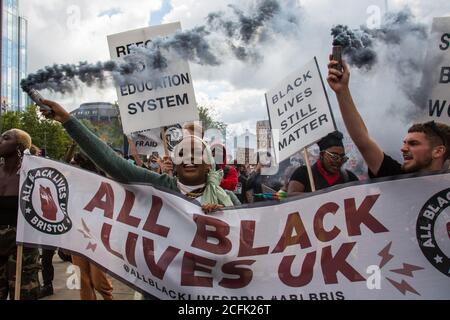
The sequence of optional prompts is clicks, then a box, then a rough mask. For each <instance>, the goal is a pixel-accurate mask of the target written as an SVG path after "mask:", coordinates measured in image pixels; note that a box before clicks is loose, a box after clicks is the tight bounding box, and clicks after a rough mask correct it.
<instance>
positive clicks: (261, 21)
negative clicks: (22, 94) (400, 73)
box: [21, 0, 298, 93]
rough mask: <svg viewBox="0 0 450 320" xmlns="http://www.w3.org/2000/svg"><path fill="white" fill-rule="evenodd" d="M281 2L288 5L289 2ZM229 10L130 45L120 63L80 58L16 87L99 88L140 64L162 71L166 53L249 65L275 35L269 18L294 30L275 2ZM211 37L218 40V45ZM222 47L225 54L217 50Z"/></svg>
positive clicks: (262, 0)
mask: <svg viewBox="0 0 450 320" xmlns="http://www.w3.org/2000/svg"><path fill="white" fill-rule="evenodd" d="M285 2H287V3H292V1H290V0H285ZM229 8H231V10H230V11H231V12H230V13H228V14H227V13H225V12H215V13H210V14H209V15H208V16H207V17H206V23H205V25H203V26H198V27H195V28H193V29H191V30H187V31H180V32H177V33H176V34H174V35H172V36H169V37H165V38H157V39H154V40H153V41H152V42H151V44H150V45H149V46H147V47H146V48H142V47H139V48H138V47H135V48H133V50H132V51H133V52H134V55H129V56H127V57H126V59H125V61H124V62H122V63H117V62H114V61H107V62H97V63H95V64H90V63H87V62H80V63H78V64H76V65H74V64H64V65H53V66H47V67H44V68H43V69H41V70H39V71H37V72H36V73H34V74H30V75H29V76H28V77H27V78H26V79H23V80H22V82H21V86H22V88H23V89H24V90H27V89H29V88H34V89H37V90H42V89H48V90H50V91H53V92H59V93H67V92H72V91H73V90H74V89H76V88H77V87H78V86H79V83H83V84H86V85H88V86H94V85H95V86H99V87H103V86H104V85H105V81H106V80H107V79H108V78H111V76H112V78H113V79H114V81H115V82H116V83H126V82H128V81H129V80H130V79H133V77H136V76H137V77H139V75H137V74H139V72H140V71H142V70H143V64H144V65H145V68H146V69H147V72H146V76H147V75H148V74H153V75H154V74H158V72H162V71H163V70H164V69H166V68H167V67H168V58H167V56H168V55H171V54H175V55H177V56H178V57H181V58H183V59H187V60H189V61H191V62H193V63H197V64H200V65H209V66H217V65H220V64H221V63H222V58H223V57H225V56H227V54H228V53H229V54H231V55H233V56H234V57H235V58H236V59H238V60H240V61H243V62H250V63H255V62H259V61H260V60H261V59H262V55H261V54H260V52H259V49H258V45H259V44H261V43H262V42H264V41H267V40H269V39H270V34H275V33H276V26H275V23H274V20H275V19H277V18H278V19H283V20H286V19H287V21H288V22H289V23H290V24H291V28H290V29H291V30H296V29H297V28H298V25H297V24H298V21H297V20H296V19H295V18H294V17H293V15H292V14H290V13H289V12H285V11H283V8H284V7H282V6H281V5H280V3H279V2H278V1H277V0H255V2H254V4H253V6H252V8H251V10H250V12H249V13H245V12H244V11H243V10H241V9H239V8H237V7H235V6H231V5H230V6H229ZM287 9H288V11H289V8H287ZM286 17H287V18H286ZM215 39H220V46H218V44H217V42H218V41H217V40H216V41H215ZM219 47H220V48H219ZM223 47H225V48H226V50H227V51H228V52H223ZM153 71H155V72H153ZM141 76H143V75H141Z"/></svg>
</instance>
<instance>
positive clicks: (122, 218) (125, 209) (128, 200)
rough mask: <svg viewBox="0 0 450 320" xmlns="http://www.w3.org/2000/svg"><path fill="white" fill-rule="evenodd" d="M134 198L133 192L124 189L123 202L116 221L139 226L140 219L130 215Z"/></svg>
mask: <svg viewBox="0 0 450 320" xmlns="http://www.w3.org/2000/svg"><path fill="white" fill-rule="evenodd" d="M134 199H135V196H134V193H133V192H131V191H128V190H125V201H124V202H123V205H122V209H120V212H119V216H118V217H117V221H119V222H122V223H125V224H127V225H129V226H132V227H135V228H137V227H138V226H139V223H141V219H139V218H136V217H133V216H132V215H130V212H131V209H132V208H133V205H134Z"/></svg>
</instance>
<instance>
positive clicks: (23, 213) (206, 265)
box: [17, 156, 450, 300]
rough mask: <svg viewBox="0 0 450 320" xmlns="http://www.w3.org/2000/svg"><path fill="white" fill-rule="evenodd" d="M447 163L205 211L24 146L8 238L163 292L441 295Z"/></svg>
mask: <svg viewBox="0 0 450 320" xmlns="http://www.w3.org/2000/svg"><path fill="white" fill-rule="evenodd" d="M449 184H450V174H449V173H447V174H439V175H434V176H428V177H415V178H409V179H401V180H391V181H384V182H378V183H372V184H362V185H353V186H346V187H342V188H340V189H336V190H334V191H329V192H324V193H319V194H316V195H310V196H306V197H304V198H302V199H299V198H296V199H290V200H288V201H285V202H281V203H278V202H269V203H263V204H262V205H254V207H242V208H240V209H239V208H235V209H229V210H224V211H222V212H216V213H213V214H210V215H205V214H203V213H202V211H201V209H200V207H199V206H198V205H197V204H195V203H193V202H191V201H188V200H186V199H185V198H183V197H181V196H179V195H176V194H172V193H168V192H165V191H162V190H159V189H156V188H154V187H152V186H148V185H121V184H119V183H117V182H114V181H112V180H109V179H107V178H105V177H102V176H98V175H95V174H92V173H89V172H86V171H83V170H80V169H77V168H74V167H71V166H68V165H65V164H62V163H59V162H55V161H52V160H48V159H44V158H38V157H33V156H25V158H24V161H23V166H22V169H21V176H20V212H19V219H18V228H17V241H18V242H19V243H25V244H39V245H46V246H54V247H61V248H65V249H68V250H71V251H74V252H78V253H80V254H82V255H84V256H85V257H87V258H89V259H91V260H92V261H94V262H96V263H97V264H100V265H102V266H103V267H105V268H107V269H108V270H109V271H110V272H111V273H112V274H113V275H115V276H116V277H118V278H120V279H122V280H123V281H126V282H128V283H129V284H131V285H133V286H135V287H136V288H140V289H141V290H143V291H146V292H148V293H150V294H152V295H154V296H156V297H159V298H161V299H200V300H201V299H305V300H307V299H311V300H313V299H329V300H332V299H333V300H334V299H336V300H339V299H449V298H450V274H449V267H450V262H449V261H450V260H449V253H450V238H449V233H448V232H449V231H448V230H449V229H448V228H449V221H450V216H449V207H450V188H449Z"/></svg>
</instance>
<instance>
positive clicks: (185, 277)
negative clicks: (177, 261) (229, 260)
mask: <svg viewBox="0 0 450 320" xmlns="http://www.w3.org/2000/svg"><path fill="white" fill-rule="evenodd" d="M216 263H217V261H215V260H211V259H208V258H205V257H201V256H198V255H195V254H193V253H190V252H185V253H184V256H183V262H182V267H181V285H182V286H191V287H205V288H212V287H213V279H214V278H212V277H202V276H196V275H195V271H201V272H205V273H212V269H211V268H208V267H206V266H209V267H214V266H215V265H216Z"/></svg>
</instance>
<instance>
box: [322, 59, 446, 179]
mask: <svg viewBox="0 0 450 320" xmlns="http://www.w3.org/2000/svg"><path fill="white" fill-rule="evenodd" d="M338 64H339V62H337V61H331V62H330V63H329V64H328V78H327V80H328V84H329V85H330V87H331V89H333V91H334V92H335V93H336V97H337V100H338V102H339V108H340V110H341V114H342V118H343V119H344V123H345V126H346V127H347V131H348V133H349V134H350V137H351V138H352V140H353V142H354V143H355V145H356V147H357V148H358V150H359V151H360V152H361V155H362V156H363V158H364V160H365V161H366V163H367V166H368V168H369V176H370V177H371V178H378V177H386V176H393V175H398V174H403V173H412V172H431V171H436V170H442V169H444V164H445V161H446V160H447V159H448V158H449V155H450V144H449V143H450V127H449V126H448V125H445V124H443V123H437V122H434V121H430V122H426V123H419V124H414V125H413V126H411V127H410V128H409V129H408V133H407V135H406V137H405V139H404V140H403V146H402V148H401V152H402V154H403V164H400V163H399V162H397V161H395V160H394V159H392V158H391V157H390V156H388V155H386V154H385V153H384V152H383V150H382V149H381V147H380V146H379V145H378V144H377V143H376V142H375V140H373V138H372V137H371V136H370V135H369V132H368V130H367V128H366V125H365V124H364V121H363V120H362V118H361V115H360V114H359V112H358V110H357V109H356V106H355V103H354V102H353V98H352V96H351V93H350V89H349V87H348V84H349V79H350V72H349V69H348V65H347V64H346V63H345V62H343V63H342V66H343V68H342V70H337V69H336V66H337V65H338Z"/></svg>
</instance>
